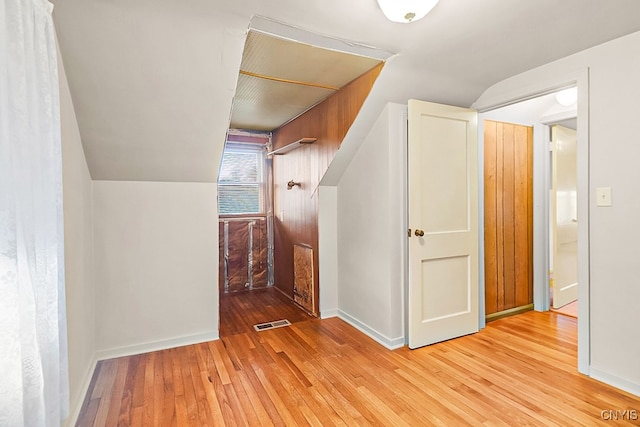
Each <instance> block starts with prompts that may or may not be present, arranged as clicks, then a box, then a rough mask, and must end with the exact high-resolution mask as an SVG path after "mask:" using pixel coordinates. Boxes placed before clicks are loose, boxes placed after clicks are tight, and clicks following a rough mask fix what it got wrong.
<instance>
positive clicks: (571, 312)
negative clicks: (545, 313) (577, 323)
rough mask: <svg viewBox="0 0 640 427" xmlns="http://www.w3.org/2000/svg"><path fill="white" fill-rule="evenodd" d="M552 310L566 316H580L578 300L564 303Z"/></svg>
mask: <svg viewBox="0 0 640 427" xmlns="http://www.w3.org/2000/svg"><path fill="white" fill-rule="evenodd" d="M551 311H555V312H556V313H560V314H564V315H566V316H571V317H578V300H575V301H574V302H572V303H569V304H567V305H563V306H562V307H560V308H552V309H551Z"/></svg>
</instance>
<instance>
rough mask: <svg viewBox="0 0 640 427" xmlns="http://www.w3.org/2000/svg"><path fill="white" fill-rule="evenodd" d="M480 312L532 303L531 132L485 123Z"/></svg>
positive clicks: (509, 125) (515, 126)
mask: <svg viewBox="0 0 640 427" xmlns="http://www.w3.org/2000/svg"><path fill="white" fill-rule="evenodd" d="M484 229H485V232H484V239H485V243H484V245H485V301H486V303H485V308H486V314H487V315H490V314H493V313H498V312H501V311H504V310H508V309H511V308H516V307H522V306H526V305H528V304H531V303H533V128H531V127H527V126H520V125H514V124H510V123H500V122H494V121H489V120H487V121H485V123H484Z"/></svg>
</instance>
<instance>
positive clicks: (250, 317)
mask: <svg viewBox="0 0 640 427" xmlns="http://www.w3.org/2000/svg"><path fill="white" fill-rule="evenodd" d="M312 318H313V317H311V316H309V315H308V314H307V313H306V312H305V311H303V310H302V309H301V308H300V307H298V306H297V305H295V304H294V302H293V301H292V300H290V299H289V298H287V297H286V296H285V295H283V294H282V292H280V291H278V290H276V289H274V288H272V287H271V288H265V289H254V290H251V291H242V292H233V293H229V294H224V293H220V332H219V333H220V336H221V337H228V336H230V335H237V334H242V333H245V332H251V331H253V330H254V329H253V325H257V324H259V323H266V322H271V321H274V320H282V319H287V320H288V321H289V322H291V323H296V322H301V321H304V320H309V319H312Z"/></svg>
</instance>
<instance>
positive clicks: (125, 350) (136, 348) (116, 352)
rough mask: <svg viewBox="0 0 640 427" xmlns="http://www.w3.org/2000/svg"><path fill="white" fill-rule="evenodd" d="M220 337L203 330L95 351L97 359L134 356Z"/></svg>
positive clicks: (215, 333) (216, 333) (216, 332)
mask: <svg viewBox="0 0 640 427" xmlns="http://www.w3.org/2000/svg"><path fill="white" fill-rule="evenodd" d="M218 339H220V336H219V335H218V331H215V332H205V333H203V334H196V335H189V336H185V337H179V338H171V339H168V340H161V341H153V342H147V343H144V344H135V345H131V346H124V347H117V348H111V349H107V350H100V351H98V352H96V359H97V360H106V359H113V358H116V357H124V356H134V355H136V354H143V353H149V352H152V351H159V350H167V349H169V348H175V347H182V346H185V345H192V344H200V343H203V342H207V341H215V340H218Z"/></svg>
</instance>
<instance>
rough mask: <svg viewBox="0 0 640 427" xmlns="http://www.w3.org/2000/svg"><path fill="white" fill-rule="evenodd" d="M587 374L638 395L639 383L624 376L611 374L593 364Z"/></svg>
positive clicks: (639, 392)
mask: <svg viewBox="0 0 640 427" xmlns="http://www.w3.org/2000/svg"><path fill="white" fill-rule="evenodd" d="M589 376H590V377H591V378H593V379H595V380H598V381H602V382H603V383H606V384H609V385H611V386H613V387H616V388H619V389H620V390H624V391H626V392H627V393H631V394H634V395H636V396H638V397H640V384H637V383H634V382H631V381H629V380H626V379H624V378H620V377H617V376H615V375H611V374H609V373H607V372H605V371H601V370H599V369H596V368H594V367H593V366H591V367H590V368H589ZM603 409H605V408H603ZM606 409H609V408H606ZM611 409H617V408H611Z"/></svg>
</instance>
